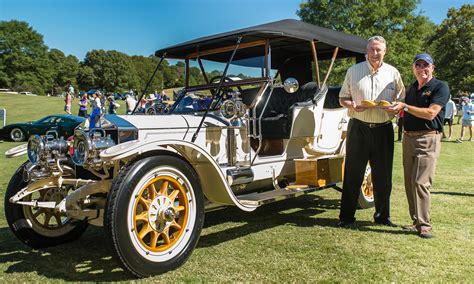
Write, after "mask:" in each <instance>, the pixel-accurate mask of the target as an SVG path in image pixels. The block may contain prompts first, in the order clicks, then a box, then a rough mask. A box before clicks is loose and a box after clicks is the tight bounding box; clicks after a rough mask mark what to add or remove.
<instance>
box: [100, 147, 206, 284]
mask: <svg viewBox="0 0 474 284" xmlns="http://www.w3.org/2000/svg"><path fill="white" fill-rule="evenodd" d="M203 222H204V201H203V194H202V190H201V187H200V183H199V179H198V176H197V174H196V172H195V171H194V169H193V168H192V167H191V166H190V165H189V164H187V163H186V162H185V161H183V160H181V159H179V158H177V157H172V156H158V157H150V158H145V159H143V160H139V161H137V162H135V163H132V164H131V165H128V166H126V167H125V168H124V169H123V170H122V172H121V173H120V174H119V176H117V177H116V178H115V181H114V183H113V185H112V188H111V192H110V194H109V197H108V201H107V214H106V235H107V237H108V238H109V239H110V241H109V244H111V246H112V252H113V254H114V255H115V257H116V258H117V259H118V261H119V262H120V263H121V265H122V266H123V267H124V268H125V269H126V270H128V271H129V272H131V273H132V274H134V275H137V276H139V277H148V276H151V275H155V274H160V273H164V272H166V271H169V270H172V269H175V268H177V267H179V266H180V265H181V264H183V263H184V262H185V261H186V259H187V258H188V257H189V256H190V255H191V252H192V251H193V250H194V247H195V246H196V244H197V242H198V239H199V236H200V234H201V229H202V225H203Z"/></svg>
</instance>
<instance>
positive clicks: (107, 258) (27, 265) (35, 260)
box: [0, 226, 134, 281]
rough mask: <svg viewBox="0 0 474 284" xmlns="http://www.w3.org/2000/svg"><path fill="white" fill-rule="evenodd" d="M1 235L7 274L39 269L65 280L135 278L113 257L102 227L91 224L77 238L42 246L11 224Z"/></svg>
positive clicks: (0, 251)
mask: <svg viewBox="0 0 474 284" xmlns="http://www.w3.org/2000/svg"><path fill="white" fill-rule="evenodd" d="M0 239H1V240H2V243H1V245H0V264H1V265H2V266H3V267H4V271H3V273H4V274H5V275H6V274H9V273H31V272H35V273H37V274H38V275H41V276H44V277H46V278H48V279H50V280H53V279H58V280H63V281H99V280H100V281H120V280H132V279H134V277H133V276H131V275H130V274H128V273H126V272H124V271H123V270H122V269H121V267H120V266H119V264H118V263H117V262H116V261H115V260H114V259H112V257H111V254H110V252H109V251H108V249H107V248H106V244H105V238H104V236H103V230H102V229H101V228H97V227H93V226H90V227H89V228H88V230H87V232H86V233H85V234H84V235H83V236H81V237H80V238H79V239H78V240H76V241H73V242H71V243H67V244H63V245H59V246H56V247H51V248H47V249H41V250H33V249H31V248H29V247H27V246H26V245H23V243H21V242H20V241H19V240H17V239H16V237H15V236H13V234H12V233H11V232H10V229H9V228H8V227H2V228H0ZM7 279H8V278H7ZM15 279H19V278H17V277H15Z"/></svg>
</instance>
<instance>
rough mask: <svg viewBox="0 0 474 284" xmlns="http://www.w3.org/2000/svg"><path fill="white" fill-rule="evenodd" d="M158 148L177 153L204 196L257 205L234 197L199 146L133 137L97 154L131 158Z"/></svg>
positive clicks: (244, 207)
mask: <svg viewBox="0 0 474 284" xmlns="http://www.w3.org/2000/svg"><path fill="white" fill-rule="evenodd" d="M157 150H160V151H161V152H162V151H167V152H170V153H173V154H176V153H178V154H179V155H180V156H182V157H183V159H185V160H186V161H187V162H188V163H190V164H191V166H192V167H193V168H194V170H195V171H196V173H197V174H198V176H199V179H200V181H201V186H202V189H203V192H204V195H205V196H206V198H207V199H208V200H209V201H211V202H212V203H216V204H222V205H233V206H237V207H239V208H240V209H242V210H244V211H248V212H250V211H253V210H255V209H256V208H257V207H256V206H248V205H243V204H242V203H240V202H239V200H238V199H237V198H236V197H235V195H234V193H233V192H232V189H231V188H230V186H229V184H228V183H227V180H226V176H225V175H224V173H223V172H222V170H221V168H220V167H219V165H218V164H217V163H216V161H215V160H214V159H212V157H211V156H210V155H209V154H208V153H207V152H206V151H205V150H204V149H202V148H201V147H199V146H197V145H196V144H193V143H190V142H187V141H183V140H174V139H173V140H171V139H170V140H159V141H156V140H155V141H147V140H134V141H130V142H126V143H122V144H119V145H116V146H114V147H111V148H108V149H106V150H104V151H102V152H101V153H100V156H101V158H102V159H103V160H104V161H111V162H113V161H118V160H130V159H131V158H133V157H135V156H138V155H142V154H144V153H147V152H154V151H157Z"/></svg>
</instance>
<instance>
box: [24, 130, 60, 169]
mask: <svg viewBox="0 0 474 284" xmlns="http://www.w3.org/2000/svg"><path fill="white" fill-rule="evenodd" d="M53 133H55V131H54V132H53ZM67 150H68V145H67V142H66V141H65V140H64V139H62V138H61V139H58V138H57V133H56V136H54V135H52V134H51V132H48V133H46V135H45V136H40V135H34V136H32V137H31V138H30V139H29V140H28V149H27V154H28V159H29V160H30V162H31V163H32V164H33V165H38V164H39V163H40V162H42V161H43V162H49V160H52V159H53V158H59V157H60V156H64V155H65V154H66V153H67Z"/></svg>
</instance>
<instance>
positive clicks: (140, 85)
mask: <svg viewBox="0 0 474 284" xmlns="http://www.w3.org/2000/svg"><path fill="white" fill-rule="evenodd" d="M159 60H160V59H159V58H157V57H155V56H149V57H144V56H132V57H131V62H132V65H133V68H134V75H135V77H136V80H135V82H136V83H135V84H134V85H133V87H132V89H135V90H138V91H139V92H142V91H143V90H144V88H145V86H146V84H147V83H148V81H149V80H150V77H151V75H153V72H154V71H155V69H156V66H157V65H158V62H159ZM167 66H168V62H167V61H166V60H164V61H163V62H162V63H161V67H160V69H159V70H158V71H157V73H156V75H155V77H154V78H153V81H152V82H151V83H150V86H149V88H148V92H152V91H154V90H159V91H161V90H162V89H163V87H164V83H163V72H164V71H163V70H165V69H166V68H167Z"/></svg>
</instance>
